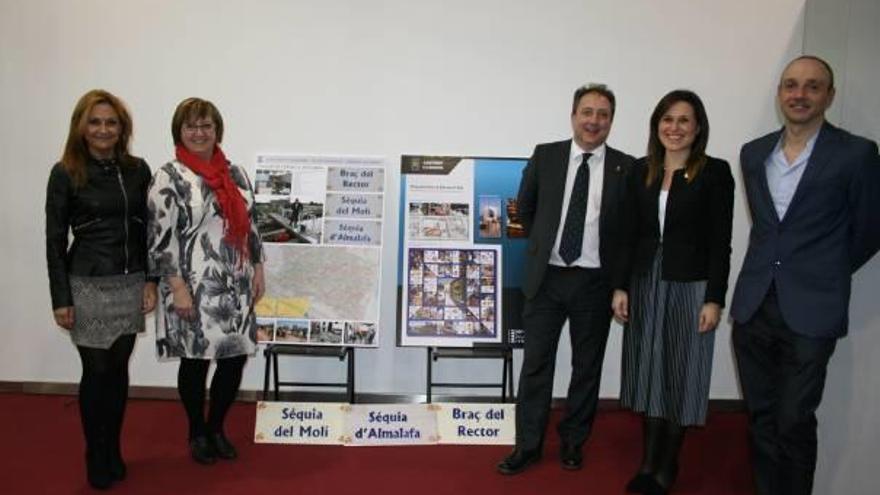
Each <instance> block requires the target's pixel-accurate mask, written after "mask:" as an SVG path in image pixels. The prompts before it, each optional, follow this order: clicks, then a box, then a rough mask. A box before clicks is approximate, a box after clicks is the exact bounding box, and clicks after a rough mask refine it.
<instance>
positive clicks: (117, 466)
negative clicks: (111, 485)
mask: <svg viewBox="0 0 880 495" xmlns="http://www.w3.org/2000/svg"><path fill="white" fill-rule="evenodd" d="M107 469H108V470H109V473H110V478H111V479H113V481H122V480H124V479H125V475H126V474H127V473H128V469H127V467H126V466H125V460H124V459H122V451H121V450H120V448H119V439H118V438H117V439H116V441H115V442H111V443H110V448H109V449H108V455H107Z"/></svg>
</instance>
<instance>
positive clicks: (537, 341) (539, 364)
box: [498, 85, 633, 474]
mask: <svg viewBox="0 0 880 495" xmlns="http://www.w3.org/2000/svg"><path fill="white" fill-rule="evenodd" d="M614 105H615V100H614V93H612V92H611V91H610V90H609V89H608V88H606V87H605V86H603V85H591V86H585V87H582V88H579V89H578V90H577V91H576V92H575V94H574V101H573V102H572V110H571V127H572V131H573V133H574V136H573V138H572V139H569V140H566V141H560V142H555V143H547V144H540V145H538V146H537V147H536V148H535V152H534V153H533V154H532V157H531V159H530V160H529V164H528V165H527V166H526V168H525V170H523V176H522V182H521V183H520V189H519V195H518V198H517V206H518V208H519V214H520V217H521V219H522V223H523V226H524V228H525V231H526V233H527V235H528V237H529V244H528V249H527V252H526V266H525V270H526V276H525V282H524V284H523V292H524V293H525V296H526V302H525V307H524V310H523V325H524V327H525V333H526V336H525V356H524V361H523V366H522V371H521V373H520V380H519V393H518V397H517V405H516V447H515V448H514V450H513V452H512V453H511V454H510V455H509V456H507V457H506V458H505V459H503V460H502V461H501V462H500V463H499V464H498V471H499V472H500V473H502V474H516V473H519V472H521V471H523V470H524V469H525V468H526V467H528V466H529V465H530V464H532V463H533V462H535V461H537V460H538V459H540V457H541V450H542V446H543V443H544V430H545V429H546V426H547V417H548V414H549V410H550V400H551V396H552V392H553V371H554V365H555V363H556V347H557V345H558V343H559V334H560V332H561V330H562V326H563V324H564V323H565V320H566V319H568V321H569V334H570V336H571V346H572V373H571V382H570V385H569V389H568V399H567V401H566V411H565V417H564V418H563V419H562V421H561V422H560V424H559V427H558V431H559V435H560V437H561V440H562V447H561V452H560V454H561V462H562V467H563V468H565V469H572V470H574V469H580V467H581V459H582V457H581V447H582V445H583V443H584V442H585V441H586V439H587V437H588V436H589V434H590V427H591V425H592V421H593V417H594V416H595V413H596V406H597V403H598V397H599V380H600V377H601V372H602V360H603V356H604V354H605V342H606V340H607V339H608V329H609V325H610V320H611V289H610V287H612V286H614V284H613V283H612V281H611V280H609V277H610V276H611V274H612V273H615V272H616V271H615V270H612V267H611V266H610V265H611V262H612V260H614V259H615V256H613V255H614V253H615V252H616V251H618V250H619V249H620V246H619V243H620V239H621V237H622V232H621V229H622V226H621V223H622V222H620V221H619V216H620V214H621V213H620V210H621V209H622V206H623V203H624V201H625V199H626V196H627V190H628V189H627V185H628V183H629V181H628V180H626V177H627V175H628V174H629V173H630V169H631V168H632V162H633V158H632V157H631V156H629V155H626V154H623V153H621V152H619V151H617V150H615V149H613V148H611V147H609V146H606V145H605V140H606V139H607V138H608V133H609V131H610V130H611V123H612V121H613V119H614Z"/></svg>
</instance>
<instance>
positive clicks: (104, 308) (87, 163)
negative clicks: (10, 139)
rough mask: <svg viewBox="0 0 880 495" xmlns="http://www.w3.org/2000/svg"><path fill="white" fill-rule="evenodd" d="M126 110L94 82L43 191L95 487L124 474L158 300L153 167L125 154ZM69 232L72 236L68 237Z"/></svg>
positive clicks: (50, 256) (59, 314)
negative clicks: (124, 446)
mask: <svg viewBox="0 0 880 495" xmlns="http://www.w3.org/2000/svg"><path fill="white" fill-rule="evenodd" d="M131 131H132V125H131V117H130V116H129V113H128V111H127V110H126V108H125V106H124V105H123V104H122V102H121V101H120V100H119V98H117V97H116V96H114V95H112V94H110V93H108V92H106V91H103V90H92V91H89V92H88V93H86V94H85V95H83V96H82V98H80V100H79V102H78V103H77V104H76V107H75V108H74V110H73V115H72V116H71V119H70V130H69V133H68V137H67V144H66V145H65V147H64V154H63V156H62V157H61V161H60V162H59V163H57V164H56V165H55V166H54V167H53V168H52V172H51V173H50V175H49V184H48V187H47V191H46V261H47V264H48V269H49V285H50V289H51V295H52V309H53V315H54V317H55V322H56V323H57V324H58V326H60V327H62V328H64V329H65V330H67V331H69V333H70V337H71V340H73V343H74V344H75V345H76V348H77V351H78V352H79V355H80V359H81V361H82V367H83V369H82V378H81V380H80V387H79V404H80V416H81V419H82V426H83V433H84V434H85V441H86V474H87V478H88V481H89V484H90V485H92V487H94V488H98V489H104V488H108V487H109V486H110V485H111V484H112V483H113V482H115V481H120V480H122V479H123V478H125V474H126V467H125V462H124V461H123V459H122V453H121V449H120V444H119V437H120V432H121V430H122V419H123V415H124V412H125V403H126V400H127V398H128V359H129V357H130V356H131V352H132V349H133V348H134V342H135V335H136V334H137V333H138V332H142V331H143V330H144V313H147V312H149V311H151V310H152V309H153V307H154V306H155V304H156V284H155V282H148V281H147V280H146V279H145V273H146V197H147V189H148V187H149V184H150V178H151V174H150V168H149V167H148V166H147V164H146V163H145V162H144V161H143V160H142V159H140V158H136V157H133V156H131V155H130V154H129V151H128V144H129V140H130V138H131ZM71 232H72V233H73V242H72V243H70V244H69V243H68V236H69V234H70V233H71Z"/></svg>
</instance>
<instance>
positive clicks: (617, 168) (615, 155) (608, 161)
mask: <svg viewBox="0 0 880 495" xmlns="http://www.w3.org/2000/svg"><path fill="white" fill-rule="evenodd" d="M623 173H624V169H623V163H621V159H620V155H619V152H618V151H617V150H615V149H614V148H612V147H610V146H608V145H607V144H606V145H605V170H604V175H605V176H604V177H603V179H602V205H601V207H600V209H599V239H600V242H601V239H602V237H603V236H602V232H604V231H605V224H606V222H607V221H608V215H606V212H610V211H612V210H614V209H615V203H616V202H617V199H618V197H619V196H620V186H621V182H622V181H621V180H620V178H621V177H623Z"/></svg>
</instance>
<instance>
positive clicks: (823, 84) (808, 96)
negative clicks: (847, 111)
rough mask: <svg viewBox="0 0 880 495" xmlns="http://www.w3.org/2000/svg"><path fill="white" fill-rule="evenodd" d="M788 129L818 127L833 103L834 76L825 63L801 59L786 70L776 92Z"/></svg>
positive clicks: (805, 56)
mask: <svg viewBox="0 0 880 495" xmlns="http://www.w3.org/2000/svg"><path fill="white" fill-rule="evenodd" d="M777 99H778V101H779V108H780V110H782V114H783V116H784V117H785V121H786V126H797V127H801V128H808V129H810V128H818V126H819V125H821V124H822V122H823V121H824V120H825V111H826V110H827V109H828V107H830V106H831V102H832V101H834V74H833V73H832V71H831V67H830V66H829V65H828V63H827V62H825V61H824V60H822V59H820V58H818V57H814V56H811V55H804V56H801V57H798V58H796V59H794V60H792V61H791V62H789V64H788V65H787V66H786V67H785V70H784V71H782V77H781V78H780V79H779V88H778V92H777Z"/></svg>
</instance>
